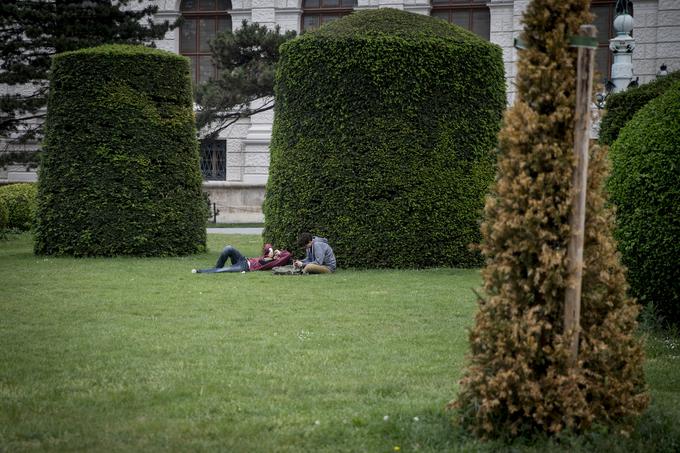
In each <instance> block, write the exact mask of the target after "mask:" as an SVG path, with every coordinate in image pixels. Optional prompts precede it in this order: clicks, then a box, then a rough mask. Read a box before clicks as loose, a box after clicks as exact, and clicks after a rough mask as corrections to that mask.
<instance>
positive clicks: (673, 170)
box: [608, 81, 680, 325]
mask: <svg viewBox="0 0 680 453" xmlns="http://www.w3.org/2000/svg"><path fill="white" fill-rule="evenodd" d="M679 144H680V81H678V82H676V83H675V84H674V85H672V87H670V88H669V89H668V90H667V91H666V93H665V94H663V95H662V96H660V97H658V98H656V99H654V100H652V101H650V102H649V103H648V104H647V105H646V106H645V107H643V108H642V109H641V110H640V111H639V112H638V113H637V114H636V115H635V116H634V117H633V119H632V120H631V121H630V122H629V123H628V124H627V125H626V127H624V128H623V129H622V130H621V135H620V136H619V138H618V140H616V142H614V144H613V145H612V147H611V150H610V156H611V160H612V175H611V178H610V179H609V181H608V189H609V191H610V193H611V201H612V202H613V203H614V204H615V205H616V212H617V230H616V239H617V240H618V242H619V250H620V251H621V255H622V258H623V263H624V264H625V265H626V266H627V267H628V282H629V283H630V286H631V291H632V294H633V295H634V296H635V297H637V298H638V299H639V300H640V302H641V303H643V304H650V303H653V304H654V306H655V308H656V309H657V313H658V314H659V315H661V317H662V319H663V320H664V321H665V322H668V323H674V324H677V325H680V265H679V264H678V262H679V258H678V257H680V203H679V202H678V200H680V178H678V173H680V145H679Z"/></svg>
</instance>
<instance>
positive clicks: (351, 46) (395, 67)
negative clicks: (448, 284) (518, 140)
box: [264, 8, 506, 267]
mask: <svg viewBox="0 0 680 453" xmlns="http://www.w3.org/2000/svg"><path fill="white" fill-rule="evenodd" d="M505 103H506V100H505V80H504V72H503V64H502V58H501V50H500V48H499V47H497V46H495V45H493V44H490V43H489V42H486V41H484V40H482V39H480V38H478V37H477V36H476V35H474V34H472V33H469V32H467V31H465V30H463V29H461V28H459V27H456V26H453V25H450V24H448V23H446V22H444V21H441V20H439V19H435V18H432V17H428V16H422V15H417V14H412V13H406V12H403V11H398V10H395V9H389V8H387V9H379V10H370V11H361V12H356V13H354V14H352V15H350V16H347V17H345V18H343V19H340V20H338V21H335V22H333V23H330V24H328V25H327V26H324V27H321V28H320V29H319V30H318V31H316V32H312V33H306V34H304V35H303V36H301V37H300V38H297V39H295V40H293V41H290V42H288V43H286V44H284V45H283V46H282V48H281V59H280V61H279V63H278V69H277V81H276V116H275V120H274V132H273V138H272V145H271V166H270V175H269V182H268V185H267V192H266V196H265V204H264V213H265V237H266V239H267V240H268V241H271V242H273V243H275V244H277V245H278V246H280V247H291V246H292V244H293V243H294V239H295V237H296V236H297V234H298V233H299V232H300V231H310V232H312V233H314V234H317V235H322V236H325V237H327V238H328V239H329V241H330V243H331V245H332V246H333V248H334V251H335V254H336V257H337V259H338V263H339V265H340V266H346V267H349V266H352V267H432V266H474V265H479V264H480V259H481V258H480V255H479V254H478V252H476V251H473V250H471V249H470V248H469V245H470V244H471V243H476V242H478V240H479V239H480V235H479V223H478V222H479V219H480V216H481V209H482V207H483V200H484V194H485V193H486V191H487V189H488V187H489V185H490V183H491V181H492V179H493V174H494V160H495V155H494V152H493V149H494V146H495V144H496V134H497V132H498V130H499V127H500V120H501V116H502V112H503V110H504V108H505Z"/></svg>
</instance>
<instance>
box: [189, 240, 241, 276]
mask: <svg viewBox="0 0 680 453" xmlns="http://www.w3.org/2000/svg"><path fill="white" fill-rule="evenodd" d="M227 260H231V266H227V267H224V265H225V263H226V262H227ZM247 270H248V260H247V259H246V257H245V256H243V255H241V252H239V251H238V250H236V249H235V248H234V247H232V246H231V245H228V246H226V247H225V248H224V250H222V253H220V256H219V257H218V258H217V263H215V267H211V268H210V269H194V270H192V272H193V273H195V274H215V273H219V272H243V271H247Z"/></svg>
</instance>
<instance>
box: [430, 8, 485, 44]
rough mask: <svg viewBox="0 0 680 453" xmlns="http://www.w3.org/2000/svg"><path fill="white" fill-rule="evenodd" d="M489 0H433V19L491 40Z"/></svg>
mask: <svg viewBox="0 0 680 453" xmlns="http://www.w3.org/2000/svg"><path fill="white" fill-rule="evenodd" d="M488 2H489V0H432V13H431V15H432V17H438V18H440V19H444V20H445V21H448V22H450V23H452V24H455V25H458V26H460V27H463V28H465V29H466V30H470V31H471V32H473V33H475V34H477V35H478V36H480V37H482V38H484V39H486V40H487V41H488V40H489V37H490V34H491V15H490V13H489V7H488V6H486V4H487V3H488Z"/></svg>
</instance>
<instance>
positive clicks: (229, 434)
mask: <svg viewBox="0 0 680 453" xmlns="http://www.w3.org/2000/svg"><path fill="white" fill-rule="evenodd" d="M226 243H231V244H233V245H235V246H236V247H237V248H239V249H240V250H242V251H243V252H244V253H245V254H247V255H255V254H257V252H258V251H259V248H260V238H259V237H257V236H225V235H211V236H210V237H209V248H210V252H209V253H206V254H203V255H197V256H192V257H185V258H165V259H134V258H113V259H99V258H97V259H94V258H92V259H71V258H44V257H36V256H34V255H33V254H32V243H31V237H30V236H28V235H22V236H10V238H9V239H8V240H6V241H4V242H0V452H4V451H44V450H49V451H55V450H56V451H107V452H108V451H144V452H146V451H182V452H184V451H227V452H241V451H242V452H252V451H254V452H260V451H262V452H298V451H310V452H336V451H351V452H393V451H397V450H400V451H403V452H407V451H430V452H435V451H436V452H438V451H498V450H499V449H508V450H512V449H521V450H530V451H544V450H545V449H546V448H548V449H557V448H559V449H564V448H567V447H568V448H569V449H576V450H582V451H589V450H591V449H600V448H607V449H609V450H610V451H617V448H619V449H620V450H619V451H627V452H630V451H645V448H649V447H653V448H654V449H655V450H659V449H666V450H667V451H673V447H674V446H675V448H680V428H677V427H676V426H675V425H676V422H675V421H676V420H678V419H680V352H679V351H678V348H679V347H680V346H678V345H677V342H676V340H675V339H674V338H673V337H669V338H663V337H662V336H653V337H651V338H650V340H649V347H648V349H649V351H650V357H652V358H651V359H650V360H649V361H648V365H647V371H648V378H649V382H650V386H651V388H652V393H653V395H654V397H655V402H654V405H653V406H652V408H651V410H650V411H649V413H648V414H646V415H645V417H643V419H642V421H641V423H640V429H639V430H638V432H637V433H636V434H635V435H634V436H633V437H632V438H631V439H628V440H625V439H620V438H619V437H617V436H615V435H611V434H607V433H597V434H594V435H591V436H588V437H581V438H566V439H564V440H563V441H562V443H561V444H556V443H555V442H554V441H545V440H539V441H536V442H534V443H529V442H528V441H525V442H519V443H515V444H514V445H511V446H507V445H504V444H501V443H492V444H489V443H481V442H478V441H476V440H474V439H472V438H469V437H467V436H466V435H465V434H464V433H463V432H462V431H461V430H460V429H459V428H454V427H452V426H451V424H450V421H449V419H450V414H447V413H446V412H445V411H444V409H443V408H444V406H445V404H446V403H447V402H448V401H449V400H451V399H452V398H454V397H455V394H456V390H457V380H458V378H459V377H460V374H461V371H462V369H463V367H464V364H465V354H466V351H467V349H468V347H467V332H466V329H467V328H468V327H470V326H471V325H472V322H473V317H474V311H475V302H474V296H473V292H472V288H477V287H479V285H480V278H479V273H478V271H475V270H457V269H435V270H427V271H351V270H340V271H338V272H337V273H336V274H335V275H333V276H272V275H270V274H269V273H267V272H261V273H247V274H221V275H219V274H218V275H208V274H191V273H190V270H191V269H192V268H194V267H208V266H211V265H212V264H213V263H214V261H215V258H216V256H217V253H218V251H219V250H220V249H221V248H222V246H223V245H225V244H226ZM340 265H341V266H342V263H340ZM674 442H676V443H675V444H674Z"/></svg>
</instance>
